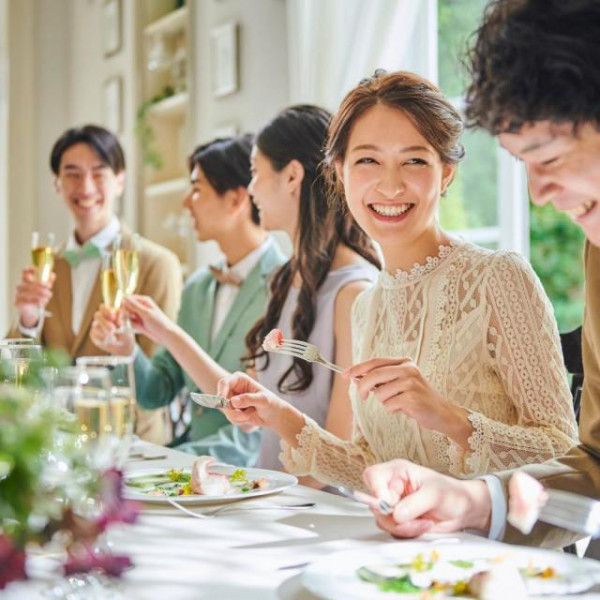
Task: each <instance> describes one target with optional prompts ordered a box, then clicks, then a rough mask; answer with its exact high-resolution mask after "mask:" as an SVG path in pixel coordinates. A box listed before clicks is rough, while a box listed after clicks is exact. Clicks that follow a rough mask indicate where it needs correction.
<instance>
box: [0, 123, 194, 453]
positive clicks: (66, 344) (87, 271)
mask: <svg viewBox="0 0 600 600" xmlns="http://www.w3.org/2000/svg"><path fill="white" fill-rule="evenodd" d="M50 166H51V169H52V172H53V173H54V176H55V180H54V185H55V189H56V192H57V194H58V195H60V196H61V197H62V199H63V201H64V203H65V205H66V207H67V209H68V211H69V213H70V214H71V217H72V219H73V221H74V229H73V232H72V234H71V235H70V237H69V239H68V240H67V241H66V242H64V243H63V244H61V245H60V246H59V247H58V248H57V249H56V252H57V257H56V260H55V265H54V277H53V278H52V280H51V281H50V283H49V284H48V285H45V284H42V283H39V282H36V281H35V279H34V275H33V270H32V268H30V267H27V268H25V269H24V270H23V273H22V278H21V281H20V282H19V284H18V285H17V289H16V293H15V306H16V308H17V311H18V319H17V322H16V323H15V324H14V325H13V326H12V328H11V330H10V331H9V333H8V337H23V336H24V335H26V336H30V337H35V338H36V339H39V341H40V342H41V344H42V345H43V346H44V347H47V348H59V349H62V350H64V351H65V352H67V353H68V355H69V356H70V357H71V358H72V359H73V360H74V359H76V358H78V357H80V356H96V355H104V354H105V352H104V351H102V350H100V349H99V348H98V347H97V346H95V345H94V343H93V342H92V340H91V339H90V329H91V325H92V320H93V316H94V313H95V312H96V310H97V308H98V306H99V305H100V303H101V301H102V300H101V289H100V278H99V271H100V262H101V255H102V253H103V252H107V251H110V249H111V247H112V244H113V242H114V240H115V238H116V237H117V235H119V234H121V235H122V236H123V237H124V238H127V237H128V236H130V235H131V231H130V230H129V229H128V228H127V226H126V225H125V224H123V223H121V222H120V221H119V220H118V219H117V217H116V215H115V204H116V202H117V199H118V198H119V196H121V194H122V193H123V189H124V184H125V158H124V155H123V150H122V148H121V146H120V144H119V141H118V139H117V138H116V136H115V135H114V134H112V133H111V132H110V131H108V130H106V129H104V128H102V127H98V126H95V125H85V126H83V127H80V128H72V129H68V130H67V131H66V132H64V133H63V135H62V136H61V137H60V138H59V139H58V140H57V141H56V143H55V144H54V147H53V149H52V152H51V154H50ZM181 288H182V277H181V269H180V265H179V260H178V259H177V257H176V256H175V254H173V253H172V252H170V251H169V250H167V249H166V248H163V247H162V246H159V245H158V244H155V243H154V242H151V241H150V240H147V239H144V238H141V241H140V275H139V283H138V287H137V290H138V292H139V293H141V294H147V295H148V296H151V297H152V298H153V299H154V300H155V301H156V302H157V304H158V305H159V306H160V307H161V308H162V310H163V311H165V313H167V314H168V315H169V316H170V317H171V318H173V317H175V315H176V314H177V309H178V306H179V299H180V296H181ZM40 309H46V310H47V311H48V312H49V313H50V314H51V316H48V317H44V316H43V312H44V311H43V310H40ZM139 344H140V346H141V347H142V348H143V349H144V352H146V353H148V354H150V353H152V351H153V350H154V344H153V343H152V342H151V341H150V340H149V339H148V338H145V337H143V338H141V339H140V340H139ZM165 417H166V415H165V412H164V411H145V410H141V409H138V414H137V420H136V433H137V434H138V435H139V436H140V437H142V438H143V439H146V440H148V441H152V442H155V443H159V444H163V443H165V441H167V438H168V429H167V423H166V418H165Z"/></svg>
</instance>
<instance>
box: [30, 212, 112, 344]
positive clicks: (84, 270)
mask: <svg viewBox="0 0 600 600" xmlns="http://www.w3.org/2000/svg"><path fill="white" fill-rule="evenodd" d="M120 230H121V224H120V223H119V219H117V217H116V216H115V215H113V216H112V218H111V220H110V221H109V223H108V225H107V226H106V227H105V228H104V229H101V230H100V231H99V232H98V233H97V234H96V235H95V236H93V237H92V238H90V239H89V240H88V242H91V243H92V244H94V246H96V247H97V248H99V249H100V250H101V251H102V252H104V251H106V249H107V248H108V247H109V246H110V245H111V244H112V243H113V242H114V240H115V238H116V237H117V235H118V233H119V231H120ZM81 247H82V245H81V244H79V242H78V241H77V239H76V237H75V232H72V233H71V235H70V236H69V238H68V240H67V243H66V246H65V249H66V250H77V249H79V248H81ZM101 263H102V259H100V258H88V259H86V260H82V261H81V262H80V263H79V265H77V267H71V291H72V297H71V328H72V329H73V333H74V334H75V335H77V333H78V332H79V328H80V327H81V321H82V320H83V315H84V314H85V309H86V308H87V305H88V302H89V299H90V295H91V293H92V290H93V289H94V285H95V284H96V280H97V278H98V275H99V272H100V265H101ZM50 318H52V317H50ZM43 326H44V317H43V316H42V317H41V318H40V320H39V322H38V324H37V325H36V326H35V327H32V328H28V327H23V325H21V324H20V323H19V330H20V331H21V333H23V334H24V335H27V336H29V337H36V336H37V335H38V334H39V332H40V331H41V329H42V327H43Z"/></svg>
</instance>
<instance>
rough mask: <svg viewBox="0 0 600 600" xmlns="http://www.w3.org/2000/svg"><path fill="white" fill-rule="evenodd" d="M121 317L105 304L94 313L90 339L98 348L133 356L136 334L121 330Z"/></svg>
mask: <svg viewBox="0 0 600 600" xmlns="http://www.w3.org/2000/svg"><path fill="white" fill-rule="evenodd" d="M120 326H121V318H120V316H119V313H118V312H116V311H112V310H111V309H110V308H108V307H106V306H105V305H104V304H101V305H100V308H99V309H98V310H97V311H96V313H95V314H94V321H93V322H92V329H91V331H90V339H91V340H92V342H94V344H95V345H96V346H98V348H100V349H101V350H104V351H105V352H108V353H109V354H115V355H117V356H131V355H132V354H133V350H134V348H135V336H134V334H133V333H132V332H130V331H119V328H120Z"/></svg>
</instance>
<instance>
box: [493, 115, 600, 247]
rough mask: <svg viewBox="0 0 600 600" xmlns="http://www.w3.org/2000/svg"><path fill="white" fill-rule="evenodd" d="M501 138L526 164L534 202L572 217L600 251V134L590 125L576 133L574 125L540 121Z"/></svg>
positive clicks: (503, 144)
mask: <svg viewBox="0 0 600 600" xmlns="http://www.w3.org/2000/svg"><path fill="white" fill-rule="evenodd" d="M498 139H499V140H500V144H502V146H504V148H506V149H507V150H508V151H509V152H510V153H511V154H512V155H513V156H515V157H517V158H518V159H520V160H522V161H523V162H524V164H525V167H526V169H527V175H528V178H529V191H530V193H531V199H532V200H533V202H535V203H536V204H538V205H540V206H541V205H544V204H546V203H548V202H550V203H551V204H552V205H553V206H554V208H556V209H557V210H560V211H562V212H565V213H567V214H568V215H569V216H570V217H571V218H572V219H573V221H575V222H576V223H577V224H578V225H580V226H581V228H582V229H583V230H584V232H585V235H586V236H587V238H588V239H589V240H590V242H592V243H593V244H594V245H596V246H600V202H599V201H600V132H599V131H598V130H597V129H596V128H595V127H594V126H593V125H592V124H590V123H586V124H584V125H582V126H581V127H580V128H579V129H578V131H577V132H574V131H573V127H572V125H571V124H569V123H566V124H562V125H555V124H552V123H550V122H549V121H538V122H535V123H532V124H529V125H525V126H523V127H522V128H521V129H520V130H519V131H518V132H516V133H502V134H500V135H499V136H498Z"/></svg>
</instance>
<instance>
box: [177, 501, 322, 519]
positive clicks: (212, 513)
mask: <svg viewBox="0 0 600 600" xmlns="http://www.w3.org/2000/svg"><path fill="white" fill-rule="evenodd" d="M167 502H168V503H169V504H170V505H171V506H174V507H175V508H177V509H178V510H180V511H181V512H184V513H185V514H186V515H189V516H190V517H196V519H212V518H214V517H217V516H219V515H220V514H223V513H224V512H228V511H234V510H238V511H246V510H305V509H307V508H313V507H314V506H315V503H314V502H304V503H303V504H277V505H275V504H271V505H265V506H238V505H236V504H227V505H225V506H220V507H219V508H213V509H212V510H205V511H203V512H199V513H198V512H194V511H193V510H189V509H188V508H186V507H185V506H183V505H181V504H179V502H177V501H176V500H173V498H167Z"/></svg>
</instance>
